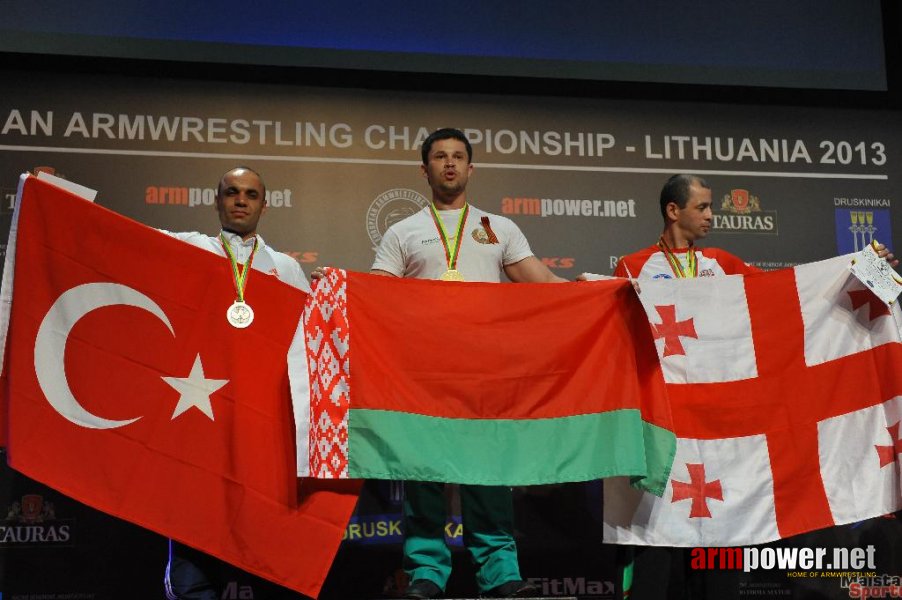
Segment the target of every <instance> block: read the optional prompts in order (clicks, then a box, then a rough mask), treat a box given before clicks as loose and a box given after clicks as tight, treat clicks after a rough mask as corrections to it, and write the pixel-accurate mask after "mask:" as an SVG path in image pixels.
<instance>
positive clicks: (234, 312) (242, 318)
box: [226, 300, 254, 329]
mask: <svg viewBox="0 0 902 600" xmlns="http://www.w3.org/2000/svg"><path fill="white" fill-rule="evenodd" d="M226 319H227V320H228V321H229V325H231V326H232V327H237V328H238V329H244V328H245V327H247V326H248V325H250V324H251V323H253V322H254V309H253V308H251V307H250V306H249V305H248V304H247V303H245V302H239V301H238V300H236V301H235V302H233V303H232V306H230V307H229V310H227V311H226Z"/></svg>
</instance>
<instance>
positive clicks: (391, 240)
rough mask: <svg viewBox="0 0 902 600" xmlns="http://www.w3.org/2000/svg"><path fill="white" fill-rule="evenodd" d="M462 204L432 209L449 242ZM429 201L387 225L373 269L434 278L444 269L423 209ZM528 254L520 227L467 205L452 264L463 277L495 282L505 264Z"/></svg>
mask: <svg viewBox="0 0 902 600" xmlns="http://www.w3.org/2000/svg"><path fill="white" fill-rule="evenodd" d="M462 210H463V209H457V210H440V211H437V212H438V215H439V218H441V219H442V222H443V223H444V225H445V231H447V232H448V235H449V236H450V239H449V240H448V242H449V246H453V245H454V243H455V240H456V237H457V221H458V219H459V218H460V213H461V211H462ZM429 213H430V209H429V207H426V208H424V209H423V210H421V211H420V212H418V213H416V214H414V215H411V216H409V217H407V218H406V219H404V220H403V221H399V222H398V223H395V224H394V225H392V226H391V227H390V228H389V230H388V231H386V232H385V235H384V236H383V237H382V243H381V244H379V249H378V250H377V251H376V260H375V261H374V262H373V269H378V270H380V271H387V272H389V273H391V274H392V275H395V276H397V277H415V278H417V279H438V278H439V277H440V276H441V274H442V273H444V272H445V271H447V270H448V261H447V259H446V258H445V249H444V247H443V245H442V239H441V234H440V233H439V231H438V228H437V227H436V225H435V222H434V221H433V220H432V215H430V214H429ZM483 217H486V218H488V220H489V228H490V229H491V230H492V231H493V232H494V233H495V236H496V237H497V238H498V243H491V242H490V241H489V235H488V233H487V232H486V231H485V228H484V227H483V224H482V218H483ZM530 256H532V250H530V249H529V242H527V241H526V237H525V236H524V235H523V232H521V231H520V228H519V227H517V226H516V225H515V224H514V222H513V221H511V220H510V219H508V218H506V217H499V216H498V215H493V214H491V213H487V212H485V211H482V210H479V209H478V208H476V207H474V206H470V212H469V214H468V215H467V221H466V223H465V224H464V228H463V242H462V244H461V247H460V254H459V256H458V260H457V270H458V271H460V272H461V274H462V275H463V277H464V279H465V280H466V281H487V282H492V283H499V282H500V281H501V273H502V271H503V269H504V267H505V266H507V265H512V264H514V263H518V262H520V261H521V260H523V259H524V258H528V257H530Z"/></svg>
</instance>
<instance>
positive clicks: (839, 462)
mask: <svg viewBox="0 0 902 600" xmlns="http://www.w3.org/2000/svg"><path fill="white" fill-rule="evenodd" d="M850 263H851V259H850V257H848V256H844V257H837V258H834V259H830V260H826V261H822V262H818V263H812V264H806V265H799V266H797V267H795V268H793V269H785V270H782V271H777V272H771V273H759V274H754V275H746V276H740V275H736V276H725V277H717V278H712V279H706V280H663V281H658V280H655V281H643V282H642V284H641V285H642V293H641V294H640V299H641V300H642V303H643V306H644V307H645V310H646V313H647V315H648V317H649V323H650V325H651V327H652V331H653V334H654V336H655V339H656V344H657V347H658V353H659V356H660V358H661V363H662V366H663V371H664V376H665V379H666V381H667V388H668V393H669V395H670V399H671V408H672V412H673V418H674V431H675V433H676V434H677V455H676V459H675V461H674V467H673V470H672V474H671V479H670V481H669V483H668V486H667V489H666V490H665V493H664V496H663V497H662V498H656V497H654V496H651V495H649V494H644V493H641V492H637V491H635V490H632V489H630V488H629V487H628V486H627V485H626V482H625V481H623V480H622V479H615V480H611V481H609V482H608V483H607V484H606V486H605V541H608V542H613V543H628V544H648V545H669V546H736V545H747V544H757V543H764V542H768V541H772V540H774V539H778V538H783V537H788V536H791V535H795V534H798V533H802V532H805V531H810V530H813V529H819V528H823V527H829V526H832V525H839V524H844V523H849V522H854V521H858V520H862V519H866V518H869V517H873V516H878V515H881V514H885V513H887V512H892V511H895V510H899V508H900V507H902V493H900V492H902V487H900V466H899V465H900V453H902V441H900V436H899V430H900V425H899V422H900V416H902V374H900V371H899V367H898V365H899V364H900V358H902V343H900V341H902V336H900V327H899V324H900V323H902V314H900V311H899V307H898V305H897V304H896V305H893V307H892V308H891V309H890V308H889V307H887V306H886V305H884V304H883V303H881V302H880V301H879V300H878V299H877V298H876V297H875V296H873V294H872V293H871V292H870V291H869V290H867V289H866V288H865V287H864V286H863V285H862V284H860V283H859V282H858V281H857V280H856V279H855V278H854V277H853V276H851V274H850V273H849V271H848V265H849V264H850Z"/></svg>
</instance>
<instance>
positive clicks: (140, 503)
mask: <svg viewBox="0 0 902 600" xmlns="http://www.w3.org/2000/svg"><path fill="white" fill-rule="evenodd" d="M229 269H230V267H229V263H228V261H226V260H224V259H222V258H221V257H218V256H216V255H214V254H212V253H210V252H206V251H204V250H201V249H198V248H194V247H192V246H189V245H187V244H184V243H183V242H180V241H178V240H176V239H173V238H170V237H168V236H166V235H164V234H162V233H160V232H157V231H155V230H153V229H150V228H148V227H144V226H142V225H140V224H137V223H135V222H133V221H130V220H129V219H126V218H124V217H122V216H120V215H117V214H115V213H112V212H110V211H108V210H106V209H104V208H101V207H99V206H95V205H93V204H91V203H89V202H85V201H83V200H81V199H79V198H77V197H75V196H73V195H71V194H69V193H67V192H65V191H63V190H60V189H59V188H56V187H54V186H52V185H49V184H46V183H44V182H41V181H38V180H36V179H34V178H28V179H26V180H25V181H24V185H23V186H22V192H21V207H20V212H19V221H18V234H17V241H16V247H15V273H14V279H13V290H14V292H13V302H12V311H11V318H10V327H9V334H8V340H7V347H6V359H7V360H6V369H5V377H6V380H7V386H6V390H5V392H6V398H7V403H8V406H7V408H8V416H7V415H4V416H6V427H7V429H8V439H7V447H8V453H9V463H10V466H12V467H13V468H15V469H16V470H18V471H21V472H22V473H24V474H26V475H28V476H29V477H32V478H34V479H37V480H38V481H41V482H43V483H45V484H47V485H49V486H51V487H53V488H55V489H57V490H59V491H61V492H63V493H65V494H67V495H69V496H71V497H73V498H75V499H77V500H79V501H81V502H84V503H86V504H88V505H90V506H93V507H95V508H97V509H100V510H102V511H104V512H108V513H110V514H112V515H115V516H117V517H120V518H123V519H125V520H127V521H131V522H133V523H136V524H139V525H142V526H144V527H147V528H148V529H151V530H153V531H156V532H158V533H161V534H163V535H167V536H170V537H172V538H174V539H177V540H180V541H182V542H184V543H186V544H189V545H191V546H194V547H196V548H198V549H200V550H202V551H204V552H207V553H209V554H212V555H215V556H217V557H219V558H221V559H224V560H226V561H228V562H230V563H233V564H235V565H237V566H238V567H241V568H242V569H245V570H247V571H250V572H253V573H256V574H258V575H260V576H262V577H265V578H267V579H270V580H272V581H275V582H277V583H279V584H281V585H284V586H286V587H289V588H291V589H293V590H296V591H299V592H302V593H304V594H307V595H309V596H316V595H317V594H318V593H319V590H320V587H321V585H322V583H323V580H324V579H325V576H326V573H327V571H328V569H329V567H330V565H331V562H332V559H333V558H334V555H335V552H336V551H337V548H338V545H339V542H340V540H341V536H342V534H343V532H344V528H345V525H346V523H347V520H348V518H349V516H350V514H351V512H352V510H353V507H354V504H355V502H356V498H357V491H358V487H359V484H358V483H356V482H321V481H315V480H303V481H302V483H301V484H300V485H298V479H297V478H296V456H295V452H294V435H295V432H294V428H293V422H292V411H291V404H290V398H289V381H288V374H287V363H286V355H287V353H288V349H289V346H290V344H291V341H292V338H293V335H294V333H295V330H296V328H297V324H298V321H299V319H300V316H301V313H302V310H303V303H304V299H305V295H304V294H303V293H302V292H300V291H298V290H296V289H294V288H292V287H290V286H288V285H286V284H284V283H282V282H280V281H278V280H277V279H276V278H274V277H271V276H268V275H265V274H261V273H258V272H253V273H252V275H251V278H250V280H249V283H248V288H247V297H246V300H247V302H248V303H249V304H250V305H252V307H253V309H254V311H255V315H256V318H255V320H254V322H253V324H252V325H251V326H250V327H247V328H245V329H238V328H235V327H232V326H231V325H230V324H229V323H228V322H227V320H226V310H227V309H228V307H229V306H230V305H231V303H232V302H233V300H234V288H233V282H232V275H231V272H230V270H229Z"/></svg>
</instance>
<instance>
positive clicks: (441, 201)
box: [432, 194, 467, 210]
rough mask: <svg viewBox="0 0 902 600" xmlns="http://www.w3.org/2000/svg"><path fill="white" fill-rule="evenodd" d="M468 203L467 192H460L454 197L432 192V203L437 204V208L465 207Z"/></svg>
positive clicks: (453, 208)
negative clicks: (444, 196)
mask: <svg viewBox="0 0 902 600" xmlns="http://www.w3.org/2000/svg"><path fill="white" fill-rule="evenodd" d="M466 203H467V195H466V194H458V195H457V196H454V197H452V198H443V197H441V196H438V195H436V194H432V204H433V205H434V206H435V210H457V209H458V208H463V207H464V204H466Z"/></svg>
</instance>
